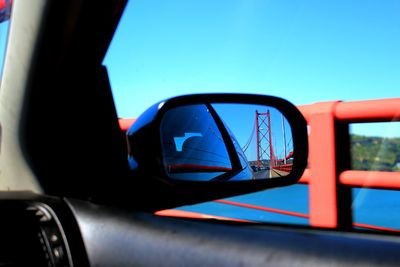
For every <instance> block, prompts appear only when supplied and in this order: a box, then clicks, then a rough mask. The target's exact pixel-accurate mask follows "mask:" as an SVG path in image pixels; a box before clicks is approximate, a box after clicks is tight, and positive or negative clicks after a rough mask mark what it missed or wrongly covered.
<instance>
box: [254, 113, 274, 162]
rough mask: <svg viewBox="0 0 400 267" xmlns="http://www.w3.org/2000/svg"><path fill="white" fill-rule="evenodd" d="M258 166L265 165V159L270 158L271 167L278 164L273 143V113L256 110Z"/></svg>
mask: <svg viewBox="0 0 400 267" xmlns="http://www.w3.org/2000/svg"><path fill="white" fill-rule="evenodd" d="M256 130H257V131H256V138H257V141H256V142H257V167H265V162H264V160H267V159H269V167H270V169H271V170H272V167H274V166H276V157H275V153H274V147H273V145H272V127H271V113H270V111H269V110H267V112H258V110H256Z"/></svg>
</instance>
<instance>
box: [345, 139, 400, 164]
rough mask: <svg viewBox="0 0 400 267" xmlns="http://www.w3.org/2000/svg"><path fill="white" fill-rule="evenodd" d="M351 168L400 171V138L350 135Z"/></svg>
mask: <svg viewBox="0 0 400 267" xmlns="http://www.w3.org/2000/svg"><path fill="white" fill-rule="evenodd" d="M351 150H352V153H351V154H352V169H354V170H381V171H400V138H382V137H370V136H361V135H351Z"/></svg>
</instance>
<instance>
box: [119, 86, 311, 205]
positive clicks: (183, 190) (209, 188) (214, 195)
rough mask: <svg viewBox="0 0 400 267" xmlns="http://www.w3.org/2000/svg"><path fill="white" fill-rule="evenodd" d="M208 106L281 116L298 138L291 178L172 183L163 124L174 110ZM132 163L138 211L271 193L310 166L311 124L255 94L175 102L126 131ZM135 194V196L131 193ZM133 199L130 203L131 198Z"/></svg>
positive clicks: (166, 103) (275, 101)
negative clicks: (244, 107) (253, 108)
mask: <svg viewBox="0 0 400 267" xmlns="http://www.w3.org/2000/svg"><path fill="white" fill-rule="evenodd" d="M206 103H240V104H242V103H243V104H255V105H268V106H270V107H273V108H275V109H277V110H279V111H280V112H281V113H282V114H283V115H284V116H285V117H286V118H287V121H288V122H289V124H290V126H291V130H292V138H293V154H294V155H295V157H294V159H293V168H292V171H291V172H290V174H288V175H287V176H285V177H281V178H279V179H268V180H265V179H262V180H248V181H233V182H224V181H185V180H176V179H171V178H170V177H169V176H168V175H167V173H166V170H165V168H164V162H163V157H162V145H161V136H160V124H161V121H162V119H163V117H164V115H165V113H166V112H168V111H169V110H171V109H174V108H177V107H181V106H187V105H195V104H206ZM127 142H128V154H129V156H128V159H129V164H130V166H131V173H130V177H128V179H132V181H131V182H130V183H131V186H133V187H134V188H125V190H126V191H127V192H126V194H127V195H128V196H129V195H131V196H135V197H137V196H138V194H140V195H141V197H140V199H141V201H139V202H138V201H135V202H134V203H136V204H135V205H138V208H141V209H146V210H152V211H155V210H160V209H166V208H172V207H177V206H181V205H187V204H194V203H199V202H204V201H209V200H213V199H218V198H224V197H230V196H235V195H240V194H245V193H250V192H255V191H259V190H263V189H267V188H274V187H280V186H286V185H290V184H294V183H297V182H298V180H299V179H300V177H301V175H302V173H303V172H304V169H305V168H306V166H307V158H308V135H307V124H306V121H305V119H304V117H303V116H302V114H301V113H300V111H299V110H298V109H297V108H296V107H295V106H294V105H292V104H291V103H289V102H288V101H286V100H284V99H281V98H277V97H272V96H263V95H251V94H197V95H186V96H179V97H175V98H170V99H167V100H164V101H161V102H159V103H157V104H155V105H153V106H152V107H150V108H149V109H148V110H147V111H145V112H144V113H143V114H142V115H141V116H140V117H139V118H138V119H137V120H136V121H135V123H134V124H133V125H132V126H131V128H130V129H129V130H128V131H127ZM129 192H130V193H129ZM128 198H129V197H128Z"/></svg>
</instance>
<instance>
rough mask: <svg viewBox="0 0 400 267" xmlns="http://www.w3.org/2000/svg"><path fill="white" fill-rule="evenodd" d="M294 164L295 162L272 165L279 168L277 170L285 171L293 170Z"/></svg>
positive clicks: (275, 168)
mask: <svg viewBox="0 0 400 267" xmlns="http://www.w3.org/2000/svg"><path fill="white" fill-rule="evenodd" d="M292 166H293V164H283V165H280V166H274V167H272V169H274V170H277V171H283V172H291V171H292Z"/></svg>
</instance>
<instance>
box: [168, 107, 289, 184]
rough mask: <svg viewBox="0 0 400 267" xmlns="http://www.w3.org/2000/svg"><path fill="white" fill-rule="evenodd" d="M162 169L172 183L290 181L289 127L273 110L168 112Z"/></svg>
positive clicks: (225, 108)
mask: <svg viewBox="0 0 400 267" xmlns="http://www.w3.org/2000/svg"><path fill="white" fill-rule="evenodd" d="M160 136H161V149H162V157H163V164H164V166H165V170H166V173H167V175H168V176H169V177H170V178H172V179H178V180H187V181H237V180H251V179H275V178H279V177H284V176H287V175H288V174H289V173H290V172H291V169H292V163H293V140H292V131H291V127H290V124H289V123H288V121H287V120H286V118H285V117H284V116H283V114H282V113H281V112H280V111H279V110H277V109H275V108H273V107H270V106H264V105H254V104H236V103H235V104H230V103H215V104H194V105H186V106H180V107H176V108H173V109H170V110H168V111H167V112H166V113H165V114H164V116H163V118H162V121H161V124H160Z"/></svg>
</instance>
